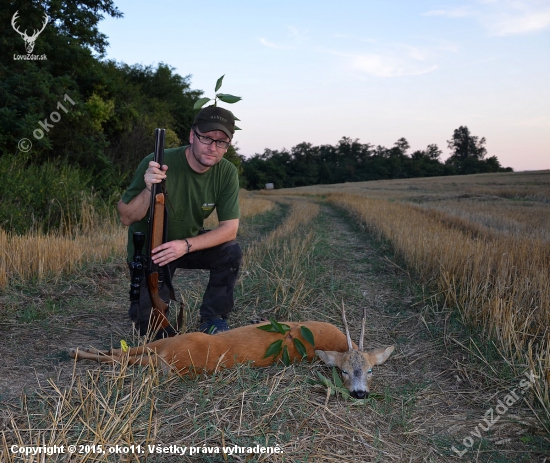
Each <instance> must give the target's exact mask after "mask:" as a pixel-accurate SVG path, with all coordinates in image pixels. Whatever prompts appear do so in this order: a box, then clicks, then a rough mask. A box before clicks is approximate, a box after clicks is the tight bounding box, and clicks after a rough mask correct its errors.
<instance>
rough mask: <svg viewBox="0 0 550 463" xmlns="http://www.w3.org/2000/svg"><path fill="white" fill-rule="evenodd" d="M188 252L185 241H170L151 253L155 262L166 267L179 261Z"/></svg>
mask: <svg viewBox="0 0 550 463" xmlns="http://www.w3.org/2000/svg"><path fill="white" fill-rule="evenodd" d="M186 252H187V243H186V242H185V241H184V240H174V241H168V242H167V243H164V244H161V245H160V246H157V247H156V248H155V249H153V250H152V251H151V254H152V259H153V262H154V263H155V264H157V265H166V264H168V263H170V262H172V261H173V260H176V259H179V258H180V257H181V256H183V255H184V254H185V253H186Z"/></svg>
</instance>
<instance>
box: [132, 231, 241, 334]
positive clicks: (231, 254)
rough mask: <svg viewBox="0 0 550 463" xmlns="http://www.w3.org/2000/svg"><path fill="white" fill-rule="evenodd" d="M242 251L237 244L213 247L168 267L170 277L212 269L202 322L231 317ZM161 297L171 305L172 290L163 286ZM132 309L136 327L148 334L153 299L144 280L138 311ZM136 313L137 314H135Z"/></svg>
mask: <svg viewBox="0 0 550 463" xmlns="http://www.w3.org/2000/svg"><path fill="white" fill-rule="evenodd" d="M242 257H243V254H242V250H241V247H240V245H239V243H237V242H236V241H228V242H227V243H223V244H220V245H219V246H214V247H213V248H209V249H204V250H202V251H196V252H191V253H189V254H186V255H184V256H183V257H180V258H179V259H176V260H175V261H172V262H170V263H169V264H168V269H163V270H164V271H165V272H166V270H168V271H169V272H170V276H173V275H174V272H175V271H176V269H178V268H184V269H202V270H210V279H209V281H208V285H207V286H206V290H205V292H204V295H203V299H202V304H201V306H200V310H199V313H200V316H201V321H205V320H211V319H214V318H220V317H221V318H228V317H229V313H230V312H231V310H233V307H234V305H235V301H234V289H235V285H236V284H237V277H238V274H239V269H240V267H241V262H242ZM159 294H160V297H161V298H162V299H163V300H165V301H166V302H169V300H170V290H169V288H168V285H166V284H163V286H162V287H161V289H160V291H159ZM136 309H137V307H134V308H132V307H130V311H129V315H130V318H131V319H132V320H133V321H134V322H135V323H136V328H138V329H139V330H140V332H141V333H143V334H145V332H146V331H147V326H148V324H149V317H150V314H151V299H150V298H149V290H148V288H147V281H146V279H145V278H143V279H142V281H141V288H140V301H139V309H137V310H136ZM136 312H137V313H136Z"/></svg>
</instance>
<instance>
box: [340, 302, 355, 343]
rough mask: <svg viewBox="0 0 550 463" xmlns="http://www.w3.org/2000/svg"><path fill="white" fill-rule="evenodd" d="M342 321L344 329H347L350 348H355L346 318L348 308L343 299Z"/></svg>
mask: <svg viewBox="0 0 550 463" xmlns="http://www.w3.org/2000/svg"><path fill="white" fill-rule="evenodd" d="M342 322H343V323H344V329H345V330H346V339H347V341H348V349H349V350H353V343H352V342H351V336H350V335H349V328H348V321H347V320H346V309H345V308H344V301H343V300H342Z"/></svg>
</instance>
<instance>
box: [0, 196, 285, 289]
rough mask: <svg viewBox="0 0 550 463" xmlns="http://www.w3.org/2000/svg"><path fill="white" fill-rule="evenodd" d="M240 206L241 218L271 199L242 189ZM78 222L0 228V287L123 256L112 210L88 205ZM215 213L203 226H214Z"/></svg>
mask: <svg viewBox="0 0 550 463" xmlns="http://www.w3.org/2000/svg"><path fill="white" fill-rule="evenodd" d="M240 207H241V214H242V217H243V218H246V217H252V216H254V215H258V214H262V213H264V212H267V211H269V210H271V209H272V208H273V207H274V203H273V201H270V200H268V199H265V198H257V197H254V196H251V195H250V194H249V193H248V192H246V191H244V190H243V191H242V192H241V195H240ZM81 215H82V217H84V221H83V223H82V224H78V225H75V224H73V225H72V226H71V227H69V231H70V233H69V232H52V233H49V234H44V233H40V232H36V231H32V232H29V233H28V234H26V235H16V234H13V233H6V232H5V231H4V230H2V229H0V288H5V287H6V286H7V285H8V283H9V281H14V280H15V281H19V282H25V281H29V280H33V279H35V280H37V281H39V282H40V281H44V280H45V279H57V278H59V277H60V276H61V275H63V274H64V275H67V274H70V273H72V272H74V271H75V270H77V269H78V268H80V267H81V266H82V265H83V264H86V263H101V262H106V261H107V260H108V259H110V258H124V256H125V254H126V240H127V233H128V229H127V228H126V227H123V226H122V225H120V224H119V221H118V216H117V214H116V211H114V210H113V211H112V213H111V214H110V215H108V216H107V217H103V216H99V215H98V214H97V213H96V212H95V211H94V210H93V208H92V207H91V206H89V207H88V209H86V210H83V211H82V214H81ZM216 225H217V219H216V215H215V214H213V217H212V218H211V219H210V221H209V222H208V223H207V224H206V226H210V227H213V226H216Z"/></svg>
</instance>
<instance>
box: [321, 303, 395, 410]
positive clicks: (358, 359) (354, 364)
mask: <svg viewBox="0 0 550 463" xmlns="http://www.w3.org/2000/svg"><path fill="white" fill-rule="evenodd" d="M366 318H367V310H366V309H363V321H362V324H361V338H360V339H359V349H354V348H353V343H352V341H351V337H350V334H349V328H348V322H347V320H346V313H345V309H344V304H343V303H342V321H343V322H344V328H345V330H346V338H347V340H348V351H347V352H334V351H322V350H316V351H315V353H316V354H317V356H318V357H319V358H320V359H321V361H322V362H323V363H325V364H326V365H328V366H335V367H338V368H339V369H340V372H341V373H342V379H343V381H344V386H345V387H346V389H347V390H348V391H349V392H350V394H351V396H352V397H355V398H356V399H365V398H367V397H368V395H369V392H370V390H369V388H370V382H371V379H372V367H373V366H374V365H381V364H382V363H384V362H385V361H386V360H387V358H388V357H389V356H390V355H391V353H392V352H393V350H394V348H395V346H390V347H386V348H384V347H382V348H380V349H374V350H370V351H368V352H364V351H363V338H364V337H365V320H366Z"/></svg>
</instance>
